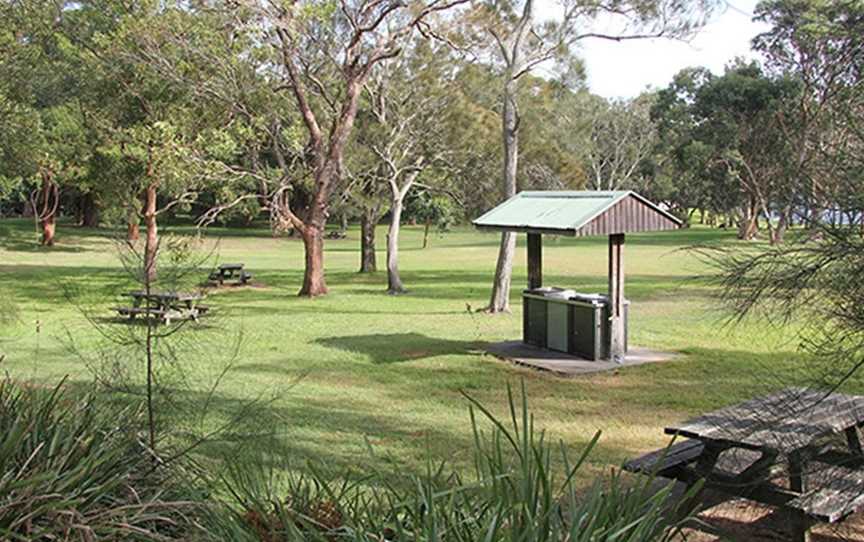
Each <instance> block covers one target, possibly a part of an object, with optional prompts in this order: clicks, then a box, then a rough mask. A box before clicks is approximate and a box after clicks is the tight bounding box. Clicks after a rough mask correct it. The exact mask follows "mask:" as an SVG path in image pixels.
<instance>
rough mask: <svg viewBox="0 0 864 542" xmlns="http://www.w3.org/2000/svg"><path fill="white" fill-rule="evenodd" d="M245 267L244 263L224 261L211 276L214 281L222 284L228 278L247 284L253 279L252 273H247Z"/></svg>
mask: <svg viewBox="0 0 864 542" xmlns="http://www.w3.org/2000/svg"><path fill="white" fill-rule="evenodd" d="M243 267H244V266H243V264H242V263H223V264H221V265H219V267H217V268H216V270H215V271H213V272H212V273H210V277H209V278H210V280H211V281H213V282H218V283H219V285H220V286H222V285H223V284H225V281H228V280H235V281H237V284H246V283H248V282H249V281H250V280H251V279H252V274H251V273H247V272H246V271H245V270H244V269H243Z"/></svg>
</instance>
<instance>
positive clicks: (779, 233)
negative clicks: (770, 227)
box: [771, 206, 792, 245]
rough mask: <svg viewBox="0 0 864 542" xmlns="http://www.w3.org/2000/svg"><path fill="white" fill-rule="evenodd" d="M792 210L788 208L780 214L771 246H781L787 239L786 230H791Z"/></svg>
mask: <svg viewBox="0 0 864 542" xmlns="http://www.w3.org/2000/svg"><path fill="white" fill-rule="evenodd" d="M791 214H792V209H790V208H789V207H788V206H787V207H786V208H784V209H783V211H782V212H781V213H780V219H779V220H778V221H777V228H776V229H775V230H774V235H773V237H772V238H771V244H774V245H779V244H781V243H782V242H783V241H784V239H785V238H786V230H787V229H788V228H789V222H790V219H791V216H790V215H791Z"/></svg>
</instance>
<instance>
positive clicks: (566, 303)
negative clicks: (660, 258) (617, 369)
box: [522, 288, 629, 361]
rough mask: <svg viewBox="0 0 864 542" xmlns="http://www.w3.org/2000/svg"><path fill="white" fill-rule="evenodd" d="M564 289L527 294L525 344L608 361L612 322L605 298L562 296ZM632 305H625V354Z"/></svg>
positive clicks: (588, 295)
mask: <svg viewBox="0 0 864 542" xmlns="http://www.w3.org/2000/svg"><path fill="white" fill-rule="evenodd" d="M560 293H561V289H552V288H539V289H536V290H525V291H524V292H523V294H522V300H523V340H524V342H525V343H527V344H530V345H533V346H537V347H539V348H544V349H548V350H555V351H559V352H566V353H569V354H573V355H576V356H579V357H581V358H584V359H588V360H592V361H596V360H602V359H609V341H610V336H611V334H610V320H609V302H608V299H607V298H606V296H604V295H598V294H578V293H573V295H568V296H567V297H563V298H562V297H561V296H560ZM628 313H629V302H627V301H625V303H624V336H625V351H626V336H627V320H628Z"/></svg>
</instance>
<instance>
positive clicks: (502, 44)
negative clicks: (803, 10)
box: [476, 0, 713, 313]
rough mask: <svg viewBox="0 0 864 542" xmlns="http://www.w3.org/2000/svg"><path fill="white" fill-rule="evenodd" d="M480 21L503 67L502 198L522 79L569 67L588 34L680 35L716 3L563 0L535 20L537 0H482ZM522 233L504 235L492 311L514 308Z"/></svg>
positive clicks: (510, 189)
mask: <svg viewBox="0 0 864 542" xmlns="http://www.w3.org/2000/svg"><path fill="white" fill-rule="evenodd" d="M481 6H482V8H481V9H480V10H479V11H478V16H477V19H476V24H477V26H478V28H479V29H480V31H481V32H485V33H486V34H488V35H489V36H490V42H491V46H490V50H491V55H494V56H493V58H494V59H495V63H496V64H497V65H498V66H499V67H500V73H501V81H502V83H503V84H502V87H501V88H502V91H501V104H502V105H501V109H500V111H501V135H502V142H503V151H504V167H503V172H502V181H503V187H502V193H501V196H502V199H507V198H510V197H512V196H514V195H515V194H516V190H517V178H516V177H517V171H518V159H519V130H520V128H521V122H520V115H519V107H518V103H517V96H518V87H519V81H520V79H522V78H523V77H524V76H525V75H526V74H528V73H530V72H531V71H532V70H533V69H535V68H536V67H537V66H539V65H541V64H544V63H549V62H557V63H558V64H559V71H561V72H566V71H568V69H570V68H572V66H573V64H574V63H575V62H576V61H575V60H574V56H573V55H572V54H571V51H570V49H571V47H573V45H574V44H576V43H577V42H579V41H581V40H583V39H586V38H598V39H610V40H615V41H621V40H628V39H639V38H646V37H660V36H668V37H675V36H681V35H684V34H687V33H689V32H690V31H691V30H692V29H693V28H694V27H695V26H697V25H698V24H699V22H701V18H702V16H703V15H704V14H705V13H706V11H707V10H709V9H710V8H711V7H712V6H713V2H712V1H710V0H705V1H699V2H683V1H680V0H671V1H666V0H646V1H643V0H638V1H634V2H630V1H625V2H608V3H607V2H599V3H598V2H595V1H593V0H592V1H583V0H563V1H562V2H561V3H560V6H559V7H560V11H561V17H560V19H557V20H555V21H549V20H544V21H542V22H540V21H536V20H535V9H536V6H535V3H534V0H524V2H510V1H498V0H490V1H488V2H484V3H482V4H481ZM604 16H605V17H610V18H611V19H613V20H614V19H618V20H619V22H620V23H621V27H622V30H621V31H620V32H613V33H610V34H606V33H601V32H596V31H592V30H590V29H589V28H588V27H589V26H590V25H591V23H592V22H594V21H596V20H597V19H598V18H599V17H604ZM515 250H516V236H515V234H513V233H512V232H507V233H504V234H502V237H501V245H500V247H499V251H498V260H497V264H496V268H495V277H494V279H493V283H492V293H491V296H490V301H489V305H488V306H487V308H486V310H487V311H488V312H492V313H497V312H509V310H510V281H511V276H512V268H513V257H514V253H515Z"/></svg>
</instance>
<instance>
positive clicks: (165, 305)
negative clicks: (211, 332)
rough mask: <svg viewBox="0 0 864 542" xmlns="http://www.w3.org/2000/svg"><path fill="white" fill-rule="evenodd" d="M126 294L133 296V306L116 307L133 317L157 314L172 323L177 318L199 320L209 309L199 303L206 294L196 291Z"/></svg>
mask: <svg viewBox="0 0 864 542" xmlns="http://www.w3.org/2000/svg"><path fill="white" fill-rule="evenodd" d="M126 295H128V296H130V297H131V298H132V307H116V308H115V310H116V311H117V312H118V313H120V314H121V315H125V316H129V318H132V319H134V318H135V317H136V316H138V315H143V316H155V317H157V318H159V319H161V320H162V321H164V322H165V323H166V324H170V323H171V320H175V319H187V318H191V319H192V320H197V319H198V316H200V315H201V314H204V313H205V312H206V311H207V310H208V307H207V306H206V305H201V304H200V303H198V302H199V301H200V300H201V299H203V298H204V296H202V295H201V294H199V293H196V292H166V291H150V292H147V291H145V290H137V291H133V292H127V294H126ZM142 305H143V306H142Z"/></svg>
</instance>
